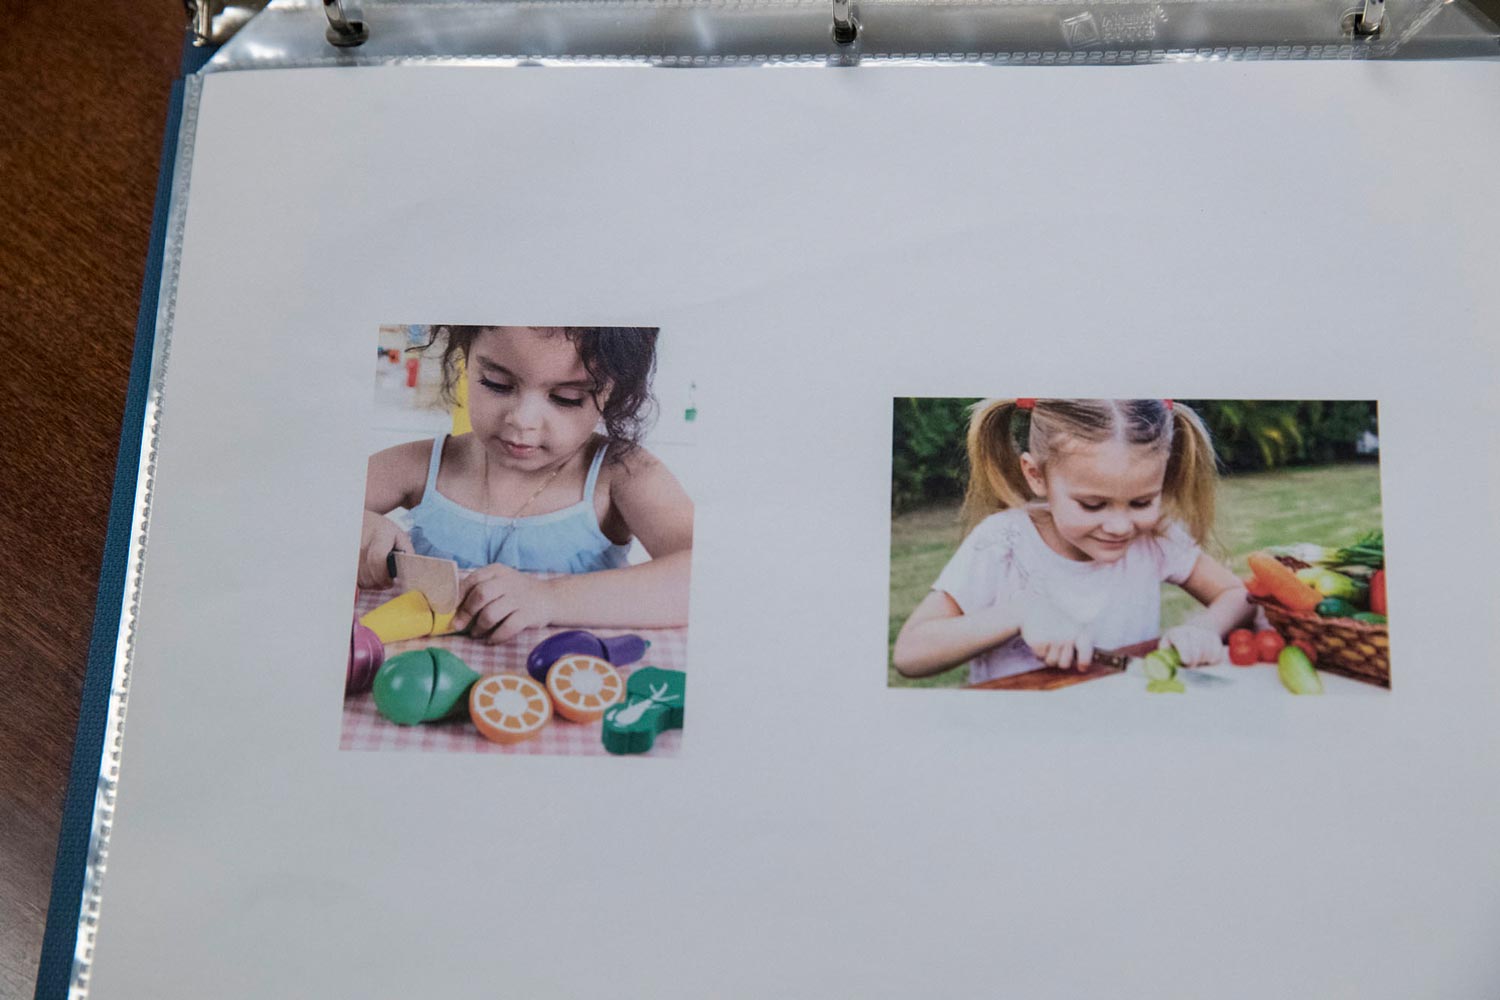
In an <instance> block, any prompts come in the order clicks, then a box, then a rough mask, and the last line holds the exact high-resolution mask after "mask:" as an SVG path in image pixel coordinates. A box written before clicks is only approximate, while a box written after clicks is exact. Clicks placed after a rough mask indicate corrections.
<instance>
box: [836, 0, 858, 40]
mask: <svg viewBox="0 0 1500 1000" xmlns="http://www.w3.org/2000/svg"><path fill="white" fill-rule="evenodd" d="M858 37H859V22H858V21H856V20H855V19H854V9H853V5H852V4H851V3H850V0H833V40H834V41H835V42H838V43H839V44H840V45H848V44H849V43H850V42H852V41H854V40H855V39H856V38H858Z"/></svg>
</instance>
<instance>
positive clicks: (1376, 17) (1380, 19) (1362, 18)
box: [1353, 0, 1385, 38]
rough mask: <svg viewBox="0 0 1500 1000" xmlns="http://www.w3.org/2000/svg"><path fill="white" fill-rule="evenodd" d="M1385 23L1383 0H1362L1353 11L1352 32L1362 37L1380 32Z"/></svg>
mask: <svg viewBox="0 0 1500 1000" xmlns="http://www.w3.org/2000/svg"><path fill="white" fill-rule="evenodd" d="M1384 25H1385V0H1364V3H1363V5H1362V6H1361V7H1360V9H1359V10H1357V11H1355V13H1354V24H1353V27H1354V33H1355V34H1356V35H1359V36H1362V37H1366V38H1368V37H1370V36H1371V35H1378V34H1380V29H1381V28H1382V27H1383V26H1384Z"/></svg>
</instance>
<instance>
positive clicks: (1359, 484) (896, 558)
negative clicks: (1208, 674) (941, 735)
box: [886, 463, 1381, 687]
mask: <svg viewBox="0 0 1500 1000" xmlns="http://www.w3.org/2000/svg"><path fill="white" fill-rule="evenodd" d="M1378 527H1381V519H1380V469H1379V467H1378V466H1377V465H1375V464H1374V463H1359V464H1350V465H1330V466H1322V467H1319V468H1313V469H1290V470H1285V471H1278V472H1260V473H1240V474H1237V475H1234V476H1229V477H1226V478H1225V479H1224V481H1223V483H1222V484H1221V486H1220V490H1219V515H1218V529H1217V535H1216V537H1215V539H1214V541H1215V542H1216V543H1217V544H1216V545H1211V546H1210V548H1211V550H1213V551H1214V553H1215V554H1216V555H1219V556H1221V557H1223V558H1226V560H1227V562H1228V563H1229V568H1230V569H1232V570H1234V572H1235V574H1236V575H1238V576H1245V575H1246V574H1248V573H1249V569H1248V567H1247V566H1246V564H1245V559H1246V557H1247V556H1249V555H1250V554H1251V553H1252V552H1256V551H1258V550H1260V549H1263V548H1265V547H1266V546H1268V545H1289V544H1292V543H1294V542H1316V543H1317V544H1319V545H1347V544H1349V543H1350V542H1353V541H1355V540H1356V539H1357V538H1359V536H1360V535H1362V534H1364V533H1365V532H1366V531H1370V530H1371V529H1373V528H1378ZM959 540H960V531H959V526H958V505H957V504H952V505H944V506H939V507H928V508H924V509H922V510H917V511H913V512H911V513H909V514H902V515H900V516H899V517H896V518H893V519H892V521H891V611H890V634H889V645H890V646H894V645H895V642H896V633H897V632H899V631H900V630H901V625H902V623H903V622H905V621H906V617H907V615H909V614H911V611H912V609H913V608H915V607H916V606H917V604H918V602H920V601H921V600H922V598H923V597H925V596H927V592H928V590H929V589H930V588H931V587H932V582H933V581H934V580H936V579H937V576H938V573H939V572H941V571H942V568H943V566H944V565H946V564H947V562H948V559H949V557H950V556H952V554H953V551H954V549H956V548H958V543H959ZM1197 606H1198V605H1197V602H1196V601H1194V600H1193V599H1192V598H1191V597H1189V596H1188V595H1187V594H1185V593H1183V592H1182V591H1181V590H1179V589H1178V588H1177V587H1174V586H1171V585H1166V586H1164V587H1163V589H1162V627H1163V628H1170V627H1172V626H1173V625H1176V624H1177V623H1178V622H1180V621H1182V619H1183V618H1184V617H1185V616H1186V615H1187V614H1188V613H1190V612H1191V611H1192V610H1193V609H1194V608H1196V607H1197ZM886 669H887V676H888V678H889V681H890V683H891V685H893V686H895V687H957V686H959V685H961V684H963V683H964V682H965V681H966V680H967V677H968V669H967V667H963V666H959V667H955V668H954V669H952V670H948V671H944V672H943V673H941V674H936V675H934V676H932V677H924V678H921V679H919V680H910V679H908V678H905V677H902V676H901V675H900V674H898V673H896V670H895V668H894V667H891V666H890V665H889V650H888V651H887V668H886Z"/></svg>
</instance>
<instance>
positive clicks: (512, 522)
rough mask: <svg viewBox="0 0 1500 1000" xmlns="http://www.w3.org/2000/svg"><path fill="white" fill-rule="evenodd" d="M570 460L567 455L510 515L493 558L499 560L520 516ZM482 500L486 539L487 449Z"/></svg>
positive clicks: (488, 518)
mask: <svg viewBox="0 0 1500 1000" xmlns="http://www.w3.org/2000/svg"><path fill="white" fill-rule="evenodd" d="M572 460H573V456H572V455H569V456H568V457H567V458H565V459H563V460H562V461H561V462H559V463H557V468H555V469H553V470H552V473H551V474H550V475H549V476H547V478H546V479H544V480H542V485H540V486H538V487H537V488H536V489H535V490H533V491H532V493H531V496H529V497H527V498H526V502H525V503H523V504H521V507H520V509H519V510H517V511H516V512H515V513H514V514H512V515H511V516H510V523H509V524H507V525H506V526H505V534H503V535H501V536H500V544H498V545H496V546H495V549H494V553H495V558H497V559H498V558H499V556H500V553H501V552H502V551H504V549H505V543H506V542H508V541H510V536H511V535H514V534H515V533H516V525H517V524H519V523H520V520H521V516H522V515H523V514H525V513H526V511H528V510H529V509H531V505H532V504H533V503H534V502H535V501H536V498H537V497H539V496H541V495H542V491H543V490H545V489H546V488H547V487H549V486H551V485H552V481H553V480H554V479H556V478H557V477H558V474H559V473H561V472H562V470H563V467H564V466H565V465H567V464H568V463H570V462H571V461H572ZM483 500H484V522H485V523H484V533H485V535H486V537H488V535H489V533H490V453H489V451H488V450H487V449H486V450H485V451H484V497H483Z"/></svg>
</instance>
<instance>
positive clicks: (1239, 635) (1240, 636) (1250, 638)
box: [1229, 628, 1255, 646]
mask: <svg viewBox="0 0 1500 1000" xmlns="http://www.w3.org/2000/svg"><path fill="white" fill-rule="evenodd" d="M1254 641H1255V633H1254V632H1252V631H1250V630H1249V629H1247V628H1237V629H1235V630H1234V631H1233V632H1231V633H1229V644H1230V645H1231V646H1233V645H1234V644H1235V643H1237V642H1254Z"/></svg>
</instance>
